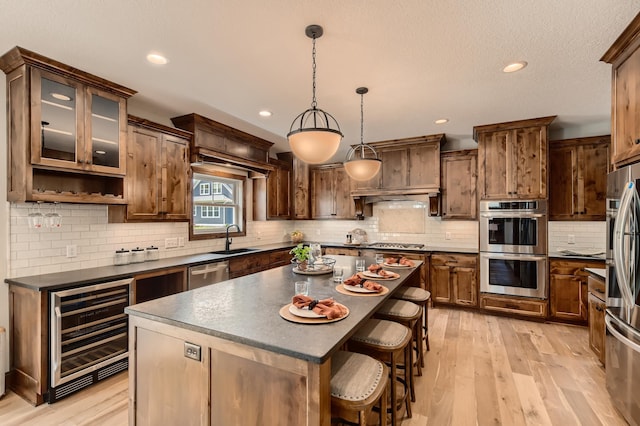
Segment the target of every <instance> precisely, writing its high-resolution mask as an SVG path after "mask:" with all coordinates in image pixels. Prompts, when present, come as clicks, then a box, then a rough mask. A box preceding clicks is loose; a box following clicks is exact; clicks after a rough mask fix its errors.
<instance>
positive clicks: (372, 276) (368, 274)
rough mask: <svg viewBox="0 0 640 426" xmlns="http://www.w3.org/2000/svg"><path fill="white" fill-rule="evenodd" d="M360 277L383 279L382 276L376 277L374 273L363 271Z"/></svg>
mask: <svg viewBox="0 0 640 426" xmlns="http://www.w3.org/2000/svg"><path fill="white" fill-rule="evenodd" d="M362 275H364V276H366V277H369V278H384V277H383V276H382V275H378V274H376V273H375V272H371V271H363V272H362Z"/></svg>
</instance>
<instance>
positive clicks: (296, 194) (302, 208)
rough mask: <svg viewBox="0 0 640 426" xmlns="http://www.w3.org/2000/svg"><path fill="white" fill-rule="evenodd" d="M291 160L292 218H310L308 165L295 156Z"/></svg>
mask: <svg viewBox="0 0 640 426" xmlns="http://www.w3.org/2000/svg"><path fill="white" fill-rule="evenodd" d="M292 156H293V155H292ZM292 162H293V167H292V173H293V191H292V193H293V200H292V201H293V217H294V219H310V218H311V206H310V203H309V165H308V164H307V163H305V162H304V161H301V160H299V159H297V158H293V159H292Z"/></svg>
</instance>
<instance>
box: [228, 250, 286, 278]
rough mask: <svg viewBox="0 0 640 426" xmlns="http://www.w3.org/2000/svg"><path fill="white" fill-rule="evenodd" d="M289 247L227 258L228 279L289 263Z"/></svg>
mask: <svg viewBox="0 0 640 426" xmlns="http://www.w3.org/2000/svg"><path fill="white" fill-rule="evenodd" d="M289 250H291V249H290V248H286V249H281V250H274V251H271V252H262V253H256V254H247V255H244V256H236V257H231V258H229V279H233V278H238V277H242V276H245V275H249V274H255V273H256V272H261V271H266V270H267V269H271V268H277V267H279V266H285V265H288V264H289V263H291V258H292V257H293V256H292V255H290V254H289Z"/></svg>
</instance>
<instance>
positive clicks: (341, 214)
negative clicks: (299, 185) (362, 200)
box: [311, 164, 356, 219]
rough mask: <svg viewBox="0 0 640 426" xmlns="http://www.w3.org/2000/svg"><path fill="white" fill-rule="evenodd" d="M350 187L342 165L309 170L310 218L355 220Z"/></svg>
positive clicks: (349, 180) (350, 184)
mask: <svg viewBox="0 0 640 426" xmlns="http://www.w3.org/2000/svg"><path fill="white" fill-rule="evenodd" d="M351 186H352V181H351V179H349V175H347V172H346V171H345V169H344V167H343V166H342V164H327V165H323V166H318V167H315V168H313V169H311V218H312V219H355V218H356V209H355V204H354V202H353V200H352V199H351V194H350V192H351V189H352V188H351Z"/></svg>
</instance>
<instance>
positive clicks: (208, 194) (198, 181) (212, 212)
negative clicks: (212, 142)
mask: <svg viewBox="0 0 640 426" xmlns="http://www.w3.org/2000/svg"><path fill="white" fill-rule="evenodd" d="M234 172H235V171H234ZM245 179H246V177H245V176H241V175H235V174H230V173H225V172H219V171H211V170H206V169H204V168H199V167H194V168H193V186H192V187H193V193H192V197H193V218H192V223H191V239H203V238H220V237H224V236H225V232H226V228H227V225H231V224H236V225H238V226H239V227H240V232H241V233H244V224H245V219H244V216H243V210H244V209H243V205H244V192H245V191H244V185H245ZM237 232H238V231H237V230H236V229H235V228H232V233H237Z"/></svg>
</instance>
